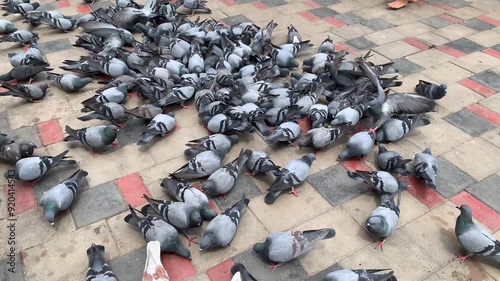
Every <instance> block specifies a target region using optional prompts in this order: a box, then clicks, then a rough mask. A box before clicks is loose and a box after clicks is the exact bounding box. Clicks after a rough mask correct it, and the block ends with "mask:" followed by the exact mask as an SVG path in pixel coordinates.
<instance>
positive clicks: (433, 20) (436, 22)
mask: <svg viewBox="0 0 500 281" xmlns="http://www.w3.org/2000/svg"><path fill="white" fill-rule="evenodd" d="M420 22H422V23H425V24H427V25H430V26H432V27H434V28H442V27H445V26H448V25H451V24H453V23H452V22H451V21H447V20H445V19H443V18H440V17H438V16H432V17H430V18H426V19H421V20H420Z"/></svg>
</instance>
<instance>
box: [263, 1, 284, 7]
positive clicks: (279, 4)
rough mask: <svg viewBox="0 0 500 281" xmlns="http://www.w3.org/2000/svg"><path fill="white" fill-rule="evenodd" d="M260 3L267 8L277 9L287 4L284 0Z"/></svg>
mask: <svg viewBox="0 0 500 281" xmlns="http://www.w3.org/2000/svg"><path fill="white" fill-rule="evenodd" d="M260 2H262V3H264V4H266V6H268V7H278V6H281V5H286V4H288V2H286V1H285V0H261V1H260Z"/></svg>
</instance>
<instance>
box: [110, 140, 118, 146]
mask: <svg viewBox="0 0 500 281" xmlns="http://www.w3.org/2000/svg"><path fill="white" fill-rule="evenodd" d="M111 146H113V147H119V146H120V143H119V142H117V141H115V142H113V143H111Z"/></svg>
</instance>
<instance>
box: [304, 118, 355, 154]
mask: <svg viewBox="0 0 500 281" xmlns="http://www.w3.org/2000/svg"><path fill="white" fill-rule="evenodd" d="M352 129H353V127H352V126H351V124H349V123H348V124H343V125H340V126H335V127H319V128H313V129H311V130H309V131H308V132H307V133H306V135H305V136H300V137H299V139H298V141H297V144H298V146H299V149H302V148H304V147H310V148H313V149H317V150H321V149H324V148H326V147H327V146H329V145H330V144H332V143H334V142H335V141H337V140H338V139H340V138H341V137H342V136H344V135H345V134H347V133H348V132H350V131H351V130H352Z"/></svg>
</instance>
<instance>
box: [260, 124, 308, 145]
mask: <svg viewBox="0 0 500 281" xmlns="http://www.w3.org/2000/svg"><path fill="white" fill-rule="evenodd" d="M299 135H300V126H299V124H297V123H296V122H284V123H281V124H280V125H279V126H278V127H277V128H276V130H275V131H274V132H272V133H271V135H269V137H267V139H266V142H279V141H283V142H288V143H289V144H290V146H295V144H294V143H293V142H292V141H293V140H295V139H296V138H298V137H299Z"/></svg>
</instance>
